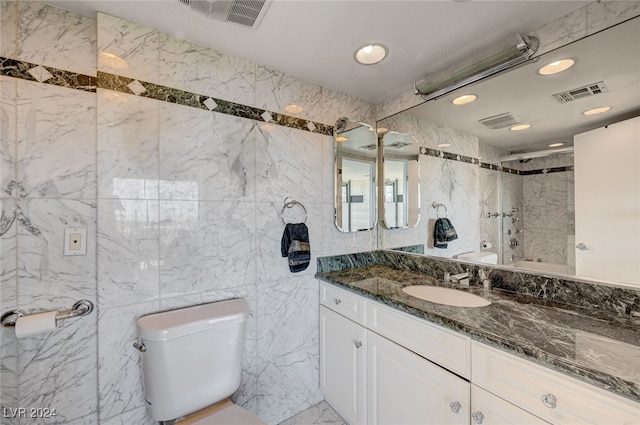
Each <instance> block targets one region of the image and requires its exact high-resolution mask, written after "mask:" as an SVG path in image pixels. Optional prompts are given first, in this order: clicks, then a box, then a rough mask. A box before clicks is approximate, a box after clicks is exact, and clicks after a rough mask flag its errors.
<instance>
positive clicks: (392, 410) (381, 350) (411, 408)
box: [367, 332, 470, 425]
mask: <svg viewBox="0 0 640 425" xmlns="http://www.w3.org/2000/svg"><path fill="white" fill-rule="evenodd" d="M469 414H470V413H469V383H468V382H467V381H465V380H464V379H462V378H459V377H458V376H456V375H454V374H453V373H451V372H448V371H447V370H445V369H442V368H441V367H439V366H437V365H435V364H433V363H431V362H429V361H427V360H425V359H424V358H422V357H420V356H418V355H417V354H415V353H413V352H411V351H409V350H407V349H406V348H404V347H401V346H400V345H398V344H396V343H394V342H391V341H389V340H388V339H386V338H384V337H382V336H379V335H377V334H376V333H374V332H369V333H368V340H367V423H369V424H371V425H391V424H393V425H417V424H424V425H467V424H469Z"/></svg>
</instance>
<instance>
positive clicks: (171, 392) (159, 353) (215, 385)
mask: <svg viewBox="0 0 640 425" xmlns="http://www.w3.org/2000/svg"><path fill="white" fill-rule="evenodd" d="M248 312H249V308H248V304H247V302H246V301H245V300H243V299H233V300H227V301H219V302H214V303H209V304H203V305H198V306H194V307H187V308H182V309H179V310H172V311H167V312H163V313H156V314H150V315H147V316H143V317H141V318H139V319H138V321H137V333H138V337H139V338H140V339H141V340H142V343H143V344H144V347H145V349H144V350H143V351H141V352H140V358H141V363H142V374H143V378H144V390H145V401H146V404H147V414H148V415H149V416H150V417H151V418H152V419H154V420H156V421H168V420H172V419H176V418H179V417H181V416H184V415H187V414H190V413H193V412H195V411H197V410H200V409H203V408H205V407H207V406H209V405H212V404H214V403H217V402H218V401H220V400H223V399H225V398H227V397H229V396H230V395H231V394H233V393H234V392H235V391H236V390H237V389H238V387H239V386H240V375H241V371H242V351H243V343H244V328H245V322H246V320H247V317H248Z"/></svg>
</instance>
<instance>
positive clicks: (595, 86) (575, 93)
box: [553, 81, 609, 103]
mask: <svg viewBox="0 0 640 425" xmlns="http://www.w3.org/2000/svg"><path fill="white" fill-rule="evenodd" d="M608 91H609V89H607V86H605V85H604V82H603V81H598V82H597V83H592V84H588V85H586V86H582V87H578V88H577V89H573V90H567V91H565V92H562V93H556V94H554V95H553V97H554V98H555V99H556V100H557V101H558V102H560V103H567V102H571V101H574V100H576V99H580V98H583V97H589V96H595V95H596V94H600V93H606V92H608Z"/></svg>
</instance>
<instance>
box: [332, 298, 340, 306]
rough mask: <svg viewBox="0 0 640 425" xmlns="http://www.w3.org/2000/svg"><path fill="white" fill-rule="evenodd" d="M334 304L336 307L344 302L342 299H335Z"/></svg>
mask: <svg viewBox="0 0 640 425" xmlns="http://www.w3.org/2000/svg"><path fill="white" fill-rule="evenodd" d="M333 302H334V303H336V305H338V304H340V303H341V302H342V300H341V299H340V298H334V299H333Z"/></svg>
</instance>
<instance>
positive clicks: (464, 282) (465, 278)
mask: <svg viewBox="0 0 640 425" xmlns="http://www.w3.org/2000/svg"><path fill="white" fill-rule="evenodd" d="M444 281H445V283H459V284H460V287H461V288H468V287H469V272H468V271H467V272H464V273H458V274H453V275H452V274H451V273H449V272H445V273H444Z"/></svg>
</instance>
